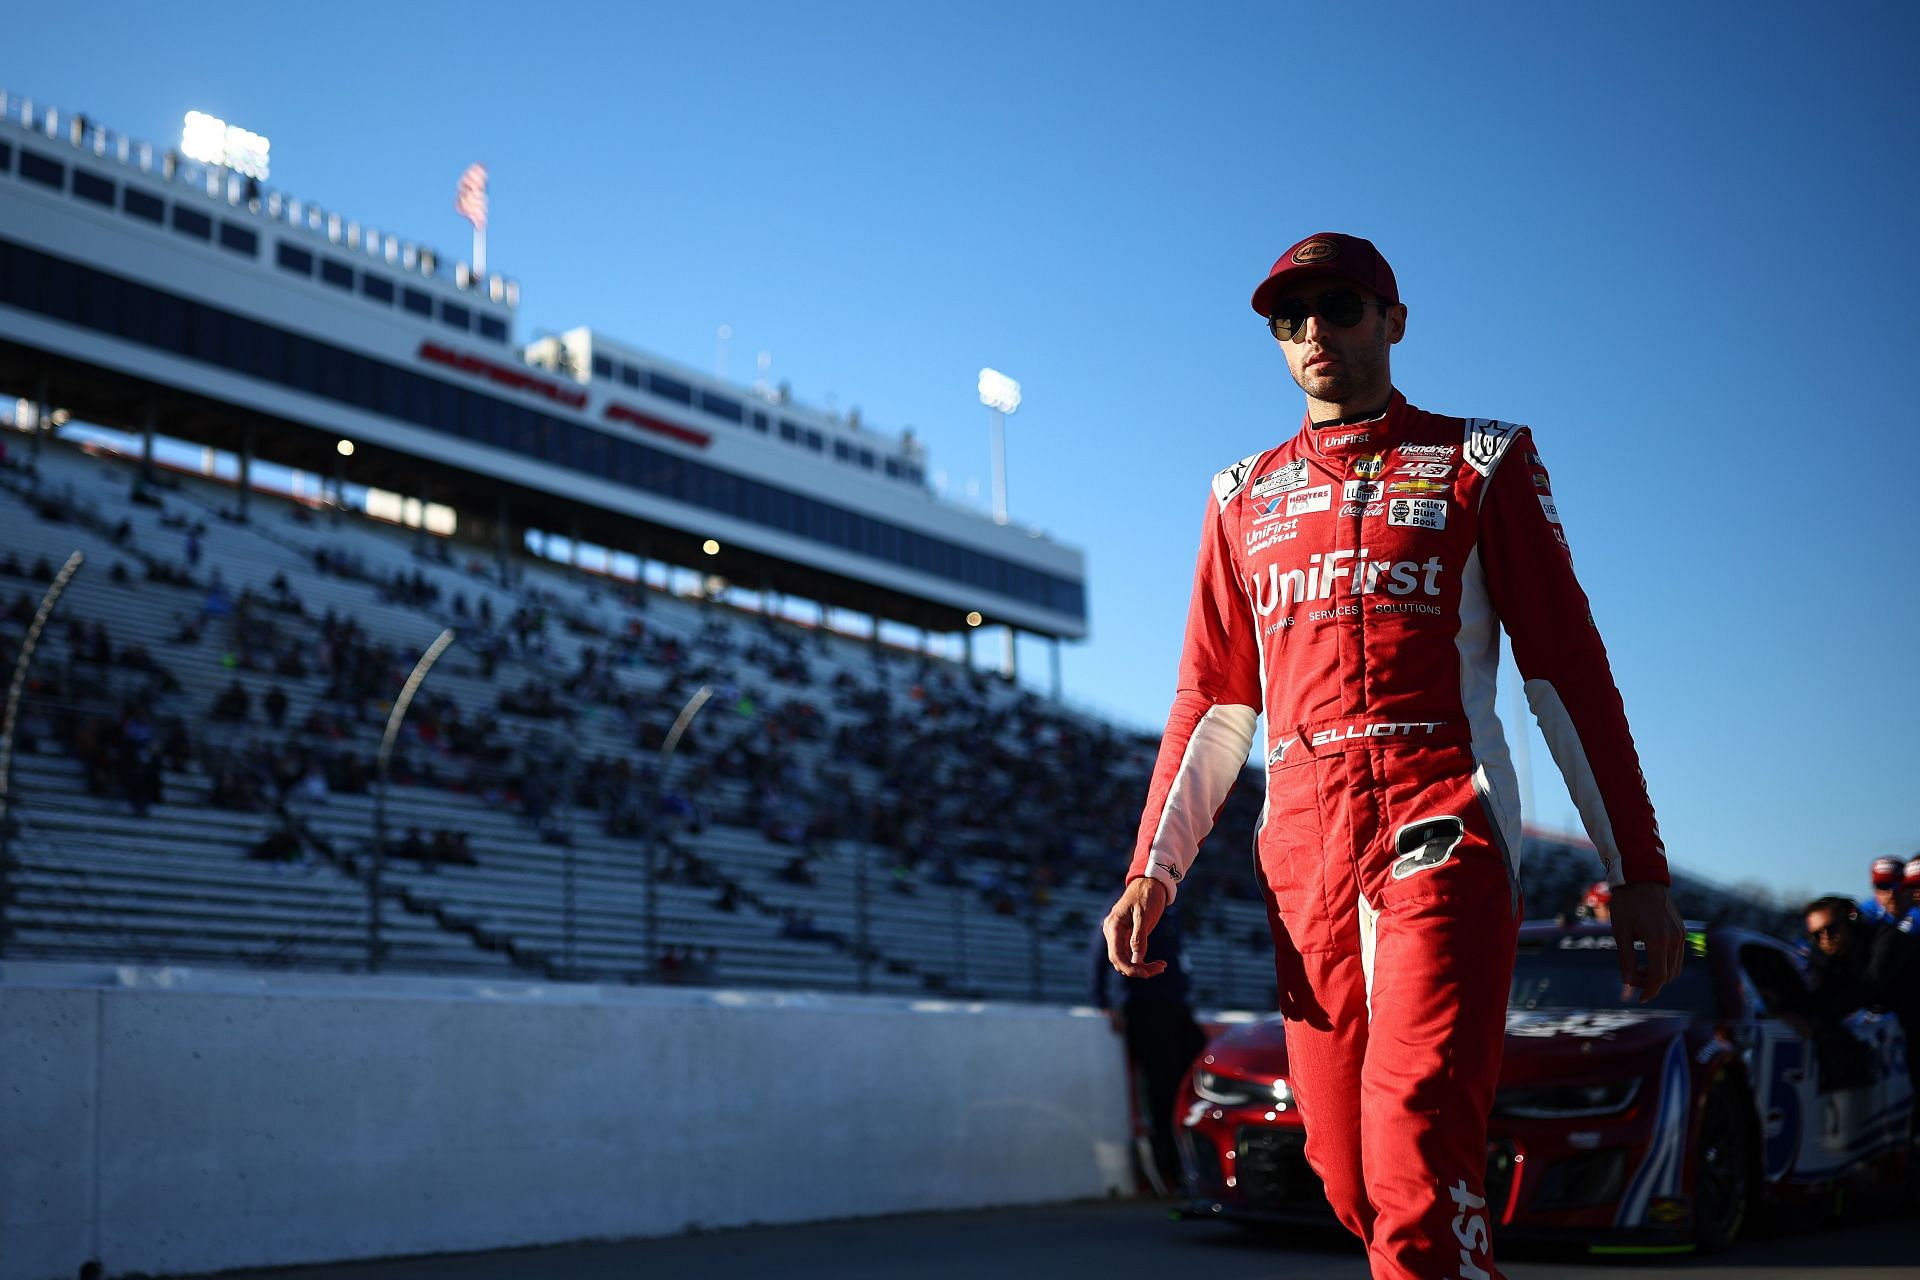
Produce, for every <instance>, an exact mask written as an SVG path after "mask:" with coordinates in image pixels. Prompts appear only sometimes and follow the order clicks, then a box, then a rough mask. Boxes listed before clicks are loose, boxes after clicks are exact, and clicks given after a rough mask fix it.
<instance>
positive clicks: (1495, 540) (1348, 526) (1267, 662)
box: [1129, 392, 1667, 1280]
mask: <svg viewBox="0 0 1920 1280" xmlns="http://www.w3.org/2000/svg"><path fill="white" fill-rule="evenodd" d="M1496 622H1498V623H1500V624H1504V626H1505V627H1506V630H1507V634H1508V636H1509V637H1510V639H1511V641H1512V645H1513V652H1514V658H1515V661H1516V662H1517V663H1518V665H1519V668H1520V672H1521V675H1522V678H1523V679H1524V680H1525V688H1526V694H1527V699H1528V701H1529V703H1530V704H1531V705H1532V708H1533V711H1534V714H1535V716H1536V717H1537V718H1538V720H1539V722H1540V726H1541V730H1542V732H1543V734H1544V736H1545V738H1546V741H1547V745H1548V746H1549V748H1550V749H1551V750H1552V752H1553V756H1554V759H1555V761H1556V762H1557V763H1558V764H1559V766H1560V769H1561V772H1562V773H1563V774H1564V775H1565V777H1566V780H1567V785H1568V788H1569V790H1570V791H1571V792H1572V795H1573V798H1574V801H1575V802H1576V804H1577V805H1578V806H1579V809H1580V813H1581V816H1582V818H1583V820H1584V822H1585V825H1586V828H1587V832H1588V834H1589V835H1590V836H1591V837H1592V839H1593V842H1594V844H1595V846H1596V847H1597V848H1598V850H1599V853H1600V858H1601V861H1602V862H1603V863H1604V865H1605V868H1606V875H1607V879H1608V881H1609V882H1610V883H1612V884H1616V885H1618V884H1623V883H1627V882H1635V881H1658V882H1660V883H1666V882H1667V865H1666V853H1665V850H1664V849H1663V847H1662V846H1661V843H1660V834H1659V830H1658V828H1657V827H1656V825H1655V822H1654V816H1653V808H1652V805H1651V804H1650V803H1649V801H1648V799H1647V793H1646V786H1645V783H1644V781H1643V779H1642V778H1641V776H1640V769H1639V764H1638V760H1637V756H1636V753H1635V751H1634V746H1633V739H1632V737H1631V736H1630V735H1629V733H1628V730H1627V721H1626V715H1625V712H1624V710H1623V709H1622V707H1621V703H1620V695H1619V693H1618V692H1617V691H1616V690H1615V688H1614V683H1613V676H1612V673H1611V671H1610V670H1609V668H1608V665H1607V657H1606V650H1605V649H1604V648H1603V646H1602V645H1601V643H1600V636H1599V633H1598V632H1597V631H1596V630H1595V628H1594V623H1593V617H1592V615H1591V614H1590V613H1589V612H1588V606H1587V598H1586V595H1585V594H1584V593H1583V592H1582V591H1581V589H1580V584H1579V583H1578V582H1577V581H1576V580H1575V578H1574V573H1573V562H1572V558H1571V555H1570V553H1569V551H1568V549H1567V543H1566V538H1565V537H1564V536H1563V534H1562V532H1561V527H1560V517H1559V514H1558V512H1557V511H1556V510H1555V508H1554V501H1553V492H1552V488H1551V485H1550V483H1549V480H1548V476H1547V471H1546V468H1545V467H1544V466H1543V465H1542V464H1541V461H1540V458H1539V455H1538V454H1537V453H1536V452H1535V451H1534V445H1533V441H1532V438H1531V434H1530V432H1529V431H1528V430H1527V428H1525V427H1517V426H1512V425H1509V424H1507V423H1502V422H1494V421H1491V420H1488V419H1484V418H1472V419H1460V418H1448V417H1442V416H1440V415H1438V414H1431V413H1426V412H1423V411H1421V410H1419V409H1415V408H1413V407H1412V406H1411V405H1409V404H1407V402H1406V400H1405V399H1404V398H1403V397H1402V396H1401V395H1400V394H1399V393H1398V392H1395V393H1394V395H1393V399H1392V401H1391V403H1390V404H1389V406H1388V408H1387V409H1386V411H1385V413H1384V414H1383V415H1381V416H1380V417H1378V418H1375V419H1373V420H1371V421H1367V422H1360V423H1345V424H1338V425H1331V426H1323V427H1316V426H1314V425H1313V424H1312V423H1311V422H1308V423H1307V424H1305V425H1304V426H1303V427H1302V429H1301V431H1300V433H1299V434H1298V435H1296V436H1295V437H1294V438H1293V439H1291V440H1289V441H1288V442H1287V443H1285V444H1283V445H1281V446H1279V447H1278V448H1275V449H1270V450H1268V451H1267V452H1265V453H1260V454H1255V455H1253V456H1252V457H1248V458H1244V459H1242V460H1241V461H1239V462H1237V463H1235V464H1234V465H1233V466H1231V467H1228V468H1227V469H1226V470H1225V471H1222V472H1221V473H1220V474H1219V475H1218V476H1216V477H1215V478H1214V483H1213V494H1212V497H1211V498H1210V499H1209V500H1208V502H1207V509H1206V519H1205V521H1204V523H1203V526H1202V530H1201V539H1200V557H1199V566H1198V569H1197V571H1196V574H1195V581H1194V589H1193V603H1192V607H1191V610H1190V612H1189V614H1188V617H1187V635H1186V646H1185V651H1184V653H1183V654H1182V657H1181V662H1180V684H1179V692H1178V695H1177V696H1176V697H1175V699H1174V703H1173V711H1172V714H1171V715H1170V716H1169V718H1168V721H1167V730H1166V736H1165V738H1164V739H1163V740H1162V743H1161V747H1160V756H1159V761H1158V763H1157V765H1156V766H1155V768H1154V775H1153V784H1152V788H1151V791H1150V794H1149V796H1148V802H1147V806H1146V812H1145V814H1144V815H1143V816H1142V818H1141V823H1140V837H1139V842H1138V846H1137V848H1136V850H1135V853H1134V858H1133V865H1132V869H1131V872H1130V876H1129V878H1130V879H1131V878H1134V877H1138V876H1143V875H1146V876H1152V877H1154V878H1155V879H1158V880H1160V881H1162V882H1163V883H1164V884H1165V886H1166V889H1167V892H1168V895H1169V897H1170V898H1171V896H1172V895H1173V894H1174V892H1175V891H1176V890H1177V888H1178V885H1179V882H1180V878H1181V877H1182V875H1184V874H1185V873H1186V871H1187V869H1188V867H1189V866H1190V865H1191V864H1192V862H1193V858H1194V854H1195V851H1196V850H1197V848H1198V846H1199V844H1200V841H1201V840H1202V839H1203V838H1204V837H1205V836H1206V834H1207V832H1208V831H1209V829H1210V828H1211V827H1212V825H1213V820H1214V818H1215V816H1216V815H1217V814H1218V812H1219V809H1220V805H1221V803H1222V802H1223V801H1224V800H1225V799H1226V795H1227V790H1228V788H1229V787H1230V786H1231V785H1232V784H1233V781H1234V779H1235V778H1236V777H1237V776H1238V774H1239V772H1240V770H1241V768H1242V767H1243V765H1244V764H1245V761H1246V759H1247V751H1248V748H1249V747H1250V746H1251V744H1252V740H1253V731H1254V724H1255V718H1256V716H1257V715H1258V714H1259V713H1260V712H1262V711H1264V712H1265V714H1266V738H1265V742H1264V744H1263V745H1264V750H1265V755H1266V764H1267V801H1266V808H1265V811H1264V813H1263V815H1262V819H1261V824H1260V831H1259V835H1258V838H1257V842H1256V843H1257V850H1258V865H1259V868H1260V877H1261V883H1262V887H1263V889H1264V890H1265V894H1266V899H1267V908H1268V917H1269V921H1270V923H1271V925H1272V930H1273V939H1274V948H1275V960H1276V969H1277V973H1278V977H1279V991H1280V1008H1281V1012H1282V1014H1283V1015H1284V1016H1285V1018H1286V1022H1287V1053H1288V1063H1289V1070H1290V1072H1291V1075H1292V1083H1293V1086H1294V1090H1295V1094H1296V1096H1297V1097H1298V1098H1299V1100H1300V1107H1301V1113H1302V1118H1303V1119H1304V1120H1305V1122H1306V1128H1307V1158H1308V1160H1309V1162H1310V1163H1311V1164H1312V1165H1313V1167H1314V1169H1315V1170H1316V1171H1317V1172H1318V1173H1319V1175H1320V1177H1321V1179H1322V1180H1323V1181H1324V1182H1325V1184H1326V1188H1327V1197H1328V1199H1329V1201H1330V1202H1331V1204H1332V1206H1333V1209H1334V1211H1335V1213H1336V1214H1337V1215H1338V1216H1339V1218H1340V1221H1341V1222H1342V1223H1344V1224H1345V1225H1346V1226H1347V1227H1348V1229H1350V1230H1351V1231H1353V1232H1354V1233H1355V1234H1356V1235H1358V1236H1359V1237H1360V1238H1361V1239H1362V1240H1363V1241H1365V1242H1366V1245H1367V1250H1368V1255H1369V1260H1370V1262H1371V1264H1372V1267H1373V1274H1374V1276H1375V1277H1376V1280H1386V1278H1388V1277H1392V1278H1394V1280H1400V1278H1403V1277H1404V1278H1407V1280H1413V1278H1414V1277H1418V1280H1433V1277H1437V1276H1448V1277H1452V1276H1462V1277H1485V1276H1489V1275H1495V1274H1497V1272H1496V1271H1495V1268H1494V1265H1493V1258H1492V1252H1491V1249H1490V1248H1489V1232H1490V1227H1491V1225H1492V1224H1493V1222H1495V1221H1496V1220H1497V1217H1498V1213H1499V1209H1500V1206H1497V1205H1494V1206H1489V1205H1487V1204H1486V1203H1485V1200H1484V1188H1483V1176H1484V1170H1485V1166H1486V1123H1487V1115H1488V1113H1489V1112H1490V1111H1491V1109H1492V1106H1493V1095H1494V1088H1495V1084H1496V1082H1497V1079H1498V1076H1499V1071H1500V1056H1501V1042H1502V1037H1503V1033H1504V1027H1505V1013H1506V999H1507V986H1508V983H1509V981H1510V977H1511V973H1512V969H1513V956H1514V945H1515V934H1516V929H1517V927H1518V924H1519V920H1520V893H1519V882H1518V879H1517V876H1518V857H1519V853H1520V803H1519V787H1518V785H1517V783H1516V781H1515V778H1514V772H1513V765H1512V763H1511V760H1510V758H1509V756H1508V754H1507V746H1506V742H1505V740H1504V738H1503V737H1502V734H1501V728H1500V721H1499V719H1498V717H1497V716H1496V715H1495V713H1494V674H1495V669H1496V667H1497V665H1498V661H1499V653H1500V647H1499V635H1498V631H1497V628H1496V625H1495V624H1496Z"/></svg>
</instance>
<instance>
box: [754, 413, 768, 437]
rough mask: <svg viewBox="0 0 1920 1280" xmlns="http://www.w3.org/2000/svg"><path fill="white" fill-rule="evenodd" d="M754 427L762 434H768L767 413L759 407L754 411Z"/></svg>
mask: <svg viewBox="0 0 1920 1280" xmlns="http://www.w3.org/2000/svg"><path fill="white" fill-rule="evenodd" d="M753 429H754V430H755V431H758V432H759V433H760V434H761V435H765V434H767V415H766V414H764V413H761V412H760V411H759V410H758V409H756V410H754V412H753Z"/></svg>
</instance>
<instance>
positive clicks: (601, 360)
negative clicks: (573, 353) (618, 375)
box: [593, 356, 613, 378]
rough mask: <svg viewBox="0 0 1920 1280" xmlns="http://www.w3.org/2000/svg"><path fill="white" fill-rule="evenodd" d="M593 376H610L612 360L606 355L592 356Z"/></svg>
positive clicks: (611, 374) (611, 373)
mask: <svg viewBox="0 0 1920 1280" xmlns="http://www.w3.org/2000/svg"><path fill="white" fill-rule="evenodd" d="M593 376H594V377H596V378H611V377H612V376H613V361H612V360H610V359H608V358H607V357H606V356H595V357H594V358H593Z"/></svg>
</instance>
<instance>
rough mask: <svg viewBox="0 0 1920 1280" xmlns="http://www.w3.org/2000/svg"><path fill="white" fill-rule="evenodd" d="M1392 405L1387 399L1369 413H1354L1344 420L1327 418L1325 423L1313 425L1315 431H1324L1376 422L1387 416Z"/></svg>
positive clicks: (1391, 401)
mask: <svg viewBox="0 0 1920 1280" xmlns="http://www.w3.org/2000/svg"><path fill="white" fill-rule="evenodd" d="M1392 404H1393V397H1392V396H1388V397H1387V403H1386V404H1383V405H1381V406H1380V407H1379V408H1378V409H1375V410H1373V411H1372V412H1370V413H1356V414H1352V415H1350V416H1348V417H1345V418H1328V419H1327V420H1326V421H1325V422H1316V423H1314V424H1313V429H1314V430H1315V431H1325V430H1326V429H1327V428H1328V427H1350V426H1352V425H1353V424H1354V423H1356V422H1376V421H1378V420H1379V419H1381V418H1384V417H1386V416H1387V409H1388V407H1389V406H1391V405H1392Z"/></svg>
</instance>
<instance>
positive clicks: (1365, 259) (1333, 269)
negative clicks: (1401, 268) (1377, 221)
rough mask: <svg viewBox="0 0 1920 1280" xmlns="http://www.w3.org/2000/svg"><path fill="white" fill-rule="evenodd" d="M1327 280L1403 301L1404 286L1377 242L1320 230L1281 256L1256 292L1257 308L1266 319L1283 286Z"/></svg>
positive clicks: (1389, 299)
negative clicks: (1374, 244) (1376, 244)
mask: <svg viewBox="0 0 1920 1280" xmlns="http://www.w3.org/2000/svg"><path fill="white" fill-rule="evenodd" d="M1323 277H1331V278H1333V279H1339V280H1345V281H1347V282H1348V283H1350V284H1357V285H1359V286H1360V287H1361V288H1362V289H1367V290H1370V291H1372V292H1373V293H1377V294H1379V295H1380V296H1381V297H1382V298H1385V299H1386V300H1387V301H1388V302H1396V303H1397V302H1399V301H1400V286H1399V284H1398V283H1396V282H1395V281H1394V278H1393V268H1392V267H1390V266H1388V265H1387V260H1386V259H1385V258H1383V257H1381V256H1380V251H1379V250H1378V249H1376V248H1374V247H1373V241H1371V240H1362V239H1361V238H1360V237H1359V236H1349V235H1343V234H1341V233H1340V232H1338V231H1316V232H1314V233H1313V234H1312V235H1310V236H1308V237H1307V238H1306V239H1305V240H1302V241H1301V242H1300V243H1299V244H1296V245H1294V246H1293V248H1291V249H1289V250H1287V251H1286V252H1285V253H1283V254H1281V255H1280V260H1279V261H1278V262H1275V263H1274V264H1273V270H1271V271H1269V272H1268V273H1267V278H1266V279H1265V280H1263V281H1261V282H1260V287H1259V288H1258V289H1255V290H1254V291H1253V309H1254V310H1255V311H1256V312H1258V313H1259V315H1260V318H1261V319H1263V320H1264V319H1265V318H1266V317H1268V316H1270V315H1272V314H1273V295H1274V294H1275V293H1276V292H1278V291H1279V290H1280V288H1281V287H1282V286H1284V285H1291V284H1298V283H1299V282H1300V281H1302V280H1314V279H1320V278H1323Z"/></svg>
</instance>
